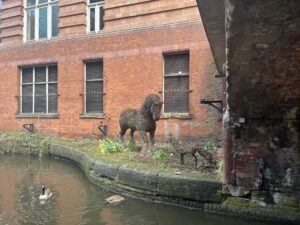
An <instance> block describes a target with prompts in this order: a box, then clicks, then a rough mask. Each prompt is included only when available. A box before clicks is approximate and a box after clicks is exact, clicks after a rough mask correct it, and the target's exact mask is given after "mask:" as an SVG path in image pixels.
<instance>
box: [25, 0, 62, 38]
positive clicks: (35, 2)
mask: <svg viewBox="0 0 300 225" xmlns="http://www.w3.org/2000/svg"><path fill="white" fill-rule="evenodd" d="M58 10H59V8H58V1H57V0H25V16H24V20H25V22H24V24H25V26H24V27H25V28H24V29H25V33H26V35H25V37H24V38H25V39H26V41H31V40H39V39H50V38H51V37H55V36H57V35H58Z"/></svg>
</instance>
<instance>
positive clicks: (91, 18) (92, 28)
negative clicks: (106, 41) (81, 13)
mask: <svg viewBox="0 0 300 225" xmlns="http://www.w3.org/2000/svg"><path fill="white" fill-rule="evenodd" d="M87 14H88V16H87V20H88V23H87V24H88V32H98V31H101V30H103V28H104V0H88V13H87Z"/></svg>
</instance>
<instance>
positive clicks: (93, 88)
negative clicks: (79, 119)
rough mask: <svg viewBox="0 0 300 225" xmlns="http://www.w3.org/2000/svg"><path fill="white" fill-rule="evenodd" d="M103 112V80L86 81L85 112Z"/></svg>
mask: <svg viewBox="0 0 300 225" xmlns="http://www.w3.org/2000/svg"><path fill="white" fill-rule="evenodd" d="M102 112H103V82H102V81H93V82H87V83H86V113H102Z"/></svg>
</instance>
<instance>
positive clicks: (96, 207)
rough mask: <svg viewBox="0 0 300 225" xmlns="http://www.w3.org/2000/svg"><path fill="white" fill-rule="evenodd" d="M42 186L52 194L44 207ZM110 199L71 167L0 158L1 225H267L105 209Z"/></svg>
mask: <svg viewBox="0 0 300 225" xmlns="http://www.w3.org/2000/svg"><path fill="white" fill-rule="evenodd" d="M42 183H44V184H45V185H46V186H47V187H48V188H50V189H51V191H52V192H53V197H52V198H50V199H49V200H47V201H46V203H45V204H41V202H40V201H39V199H38V197H39V194H40V185H41V184H42ZM111 195H113V193H109V192H105V191H103V190H101V188H99V187H97V186H95V185H94V184H92V183H91V182H90V181H89V180H88V179H87V178H86V177H85V176H84V174H83V173H82V171H81V170H80V169H79V168H78V167H77V166H76V165H73V164H72V163H69V162H65V161H59V160H54V159H42V160H40V159H37V158H28V157H22V156H6V155H5V156H1V155H0V225H16V224H20V225H34V224H47V225H56V224H57V225H58V224H60V225H79V224H80V225H81V224H82V225H83V224H90V225H98V224H99V225H254V224H255V225H265V224H264V223H258V222H253V221H245V220H242V219H236V218H232V217H223V216H217V215H212V214H205V213H202V212H199V211H194V210H188V209H183V208H178V207H171V206H165V205H158V204H152V203H145V202H142V201H137V200H132V199H126V200H125V201H124V202H122V203H121V204H119V205H109V204H108V203H106V202H105V200H104V199H105V198H107V197H109V196H111Z"/></svg>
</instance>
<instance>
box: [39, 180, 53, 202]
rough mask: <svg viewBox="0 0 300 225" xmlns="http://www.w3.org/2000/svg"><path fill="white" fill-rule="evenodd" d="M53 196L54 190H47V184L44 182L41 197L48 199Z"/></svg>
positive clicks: (41, 198)
mask: <svg viewBox="0 0 300 225" xmlns="http://www.w3.org/2000/svg"><path fill="white" fill-rule="evenodd" d="M51 196H52V192H51V191H50V190H49V189H47V190H46V187H45V185H44V184H43V185H42V193H41V194H40V197H39V199H40V200H47V199H48V198H50V197H51Z"/></svg>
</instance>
